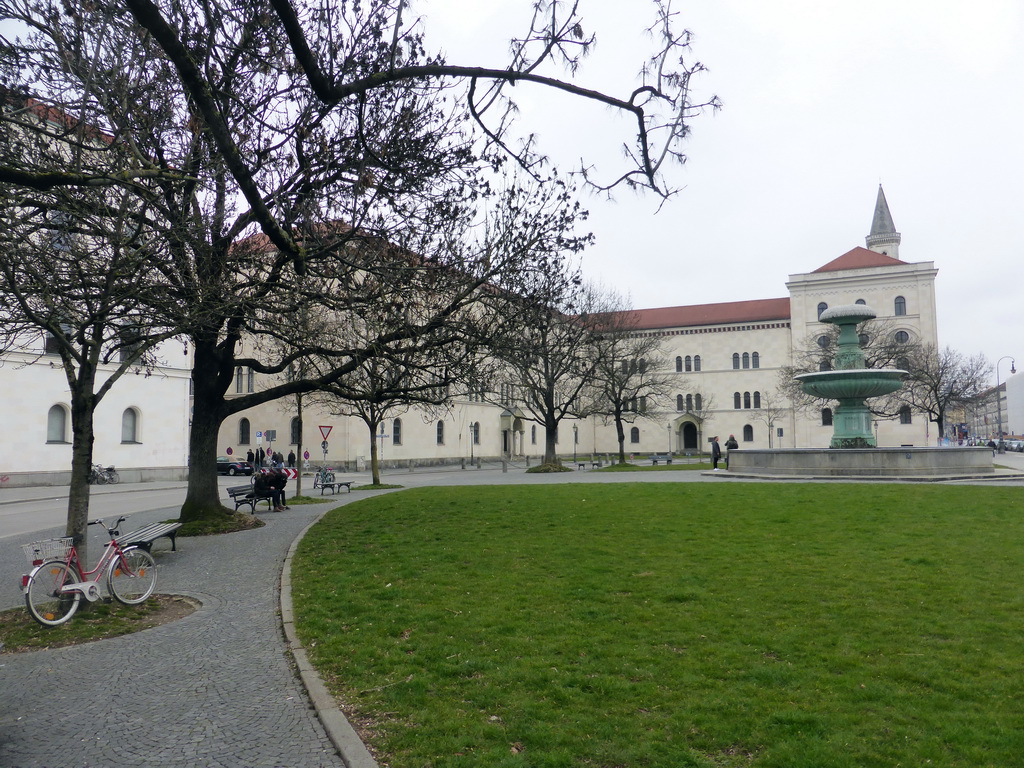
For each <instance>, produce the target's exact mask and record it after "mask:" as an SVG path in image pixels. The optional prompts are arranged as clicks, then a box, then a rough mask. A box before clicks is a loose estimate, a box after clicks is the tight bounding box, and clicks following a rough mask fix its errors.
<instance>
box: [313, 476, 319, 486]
mask: <svg viewBox="0 0 1024 768" xmlns="http://www.w3.org/2000/svg"><path fill="white" fill-rule="evenodd" d="M313 487H314V488H319V487H320V473H319V472H317V473H316V474H315V475H313Z"/></svg>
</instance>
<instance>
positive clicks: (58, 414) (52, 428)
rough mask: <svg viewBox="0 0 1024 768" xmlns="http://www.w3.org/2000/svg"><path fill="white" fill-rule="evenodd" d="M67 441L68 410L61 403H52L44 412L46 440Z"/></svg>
mask: <svg viewBox="0 0 1024 768" xmlns="http://www.w3.org/2000/svg"><path fill="white" fill-rule="evenodd" d="M67 441H68V412H67V411H66V410H64V406H63V405H54V406H51V407H50V410H49V411H48V412H47V414H46V442H48V443H66V442H67Z"/></svg>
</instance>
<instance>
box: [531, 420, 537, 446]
mask: <svg viewBox="0 0 1024 768" xmlns="http://www.w3.org/2000/svg"><path fill="white" fill-rule="evenodd" d="M536 444H537V425H536V424H534V425H533V426H531V427H530V445H536Z"/></svg>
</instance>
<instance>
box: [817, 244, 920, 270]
mask: <svg viewBox="0 0 1024 768" xmlns="http://www.w3.org/2000/svg"><path fill="white" fill-rule="evenodd" d="M906 263H907V262H905V261H900V260H899V259H894V258H893V257H892V256H886V255H885V254H884V253H878V252H876V251H869V250H868V249H867V248H854V249H853V250H852V251H847V252H846V253H844V254H843V255H842V256H840V257H838V258H835V259H832V261H830V262H829V263H828V264H826V265H825V266H823V267H818V268H817V269H816V270H814V271H815V272H838V271H839V270H841V269H868V268H871V267H895V266H896V265H897V264H906Z"/></svg>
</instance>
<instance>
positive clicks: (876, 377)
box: [795, 368, 907, 400]
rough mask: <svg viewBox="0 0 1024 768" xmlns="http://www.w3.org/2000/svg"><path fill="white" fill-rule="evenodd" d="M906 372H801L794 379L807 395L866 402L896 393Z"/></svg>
mask: <svg viewBox="0 0 1024 768" xmlns="http://www.w3.org/2000/svg"><path fill="white" fill-rule="evenodd" d="M906 375H907V372H906V371H901V370H898V369H896V368H854V369H851V370H842V371H818V372H816V373H802V374H800V375H799V376H796V377H795V378H796V379H797V381H799V382H800V386H801V387H803V390H804V392H807V393H808V394H810V395H814V396H815V397H823V398H826V399H828V400H850V399H852V398H856V399H858V400H864V399H865V398H869V397H880V396H882V395H888V394H889V393H890V392H895V391H896V390H898V389H899V388H900V387H902V386H903V377H904V376H906Z"/></svg>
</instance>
